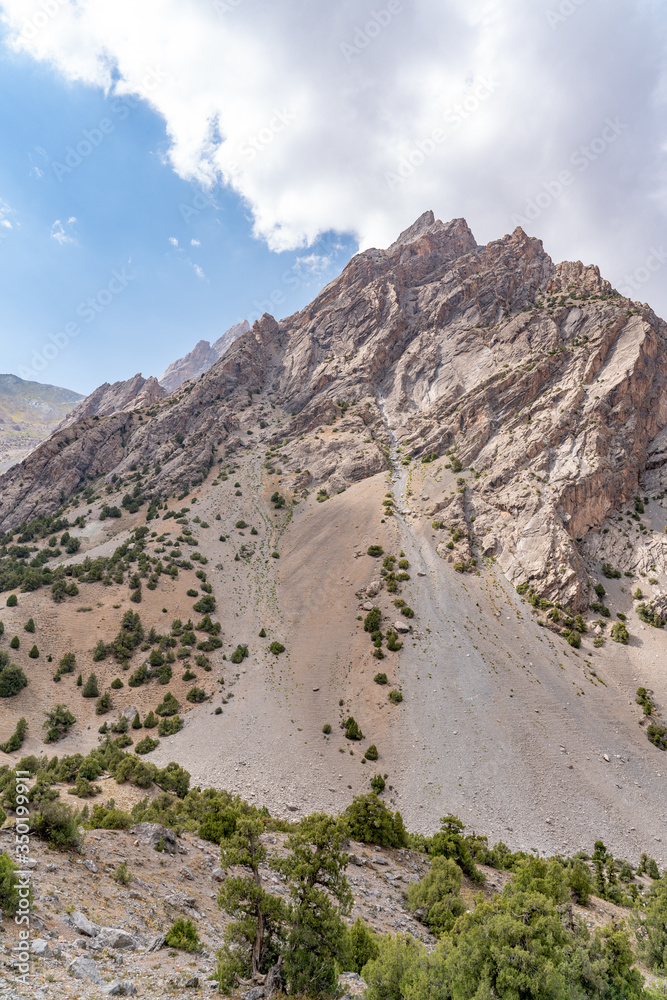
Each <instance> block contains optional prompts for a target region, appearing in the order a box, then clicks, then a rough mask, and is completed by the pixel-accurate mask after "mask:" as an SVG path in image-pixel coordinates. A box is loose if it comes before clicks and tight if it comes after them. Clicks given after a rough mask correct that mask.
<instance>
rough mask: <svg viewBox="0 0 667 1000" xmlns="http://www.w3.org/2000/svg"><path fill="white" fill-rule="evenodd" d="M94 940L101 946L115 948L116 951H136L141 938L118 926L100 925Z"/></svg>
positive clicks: (140, 943)
mask: <svg viewBox="0 0 667 1000" xmlns="http://www.w3.org/2000/svg"><path fill="white" fill-rule="evenodd" d="M96 941H97V944H99V945H101V947H102V948H115V949H117V950H118V951H120V950H127V951H136V950H137V948H140V947H141V945H142V941H141V938H139V937H138V936H137V935H136V934H130V933H129V932H128V931H124V930H121V929H120V928H118V927H101V928H100V932H99V934H98V935H97V938H96Z"/></svg>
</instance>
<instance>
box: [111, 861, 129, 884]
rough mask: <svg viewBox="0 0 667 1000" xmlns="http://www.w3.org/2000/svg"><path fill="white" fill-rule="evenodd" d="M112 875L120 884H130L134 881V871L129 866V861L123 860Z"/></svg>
mask: <svg viewBox="0 0 667 1000" xmlns="http://www.w3.org/2000/svg"><path fill="white" fill-rule="evenodd" d="M111 877H112V879H113V880H114V882H117V883H118V885H129V884H130V882H131V881H132V873H131V872H130V870H129V868H128V867H127V863H126V862H125V861H121V863H120V864H119V865H118V868H116V870H115V872H114V873H113V875H112V876H111Z"/></svg>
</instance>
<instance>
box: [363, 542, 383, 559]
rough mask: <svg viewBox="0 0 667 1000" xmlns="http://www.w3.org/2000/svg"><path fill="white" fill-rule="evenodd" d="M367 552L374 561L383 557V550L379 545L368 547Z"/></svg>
mask: <svg viewBox="0 0 667 1000" xmlns="http://www.w3.org/2000/svg"><path fill="white" fill-rule="evenodd" d="M367 552H368V555H369V556H373V558H374V559H379V557H380V556H382V555H384V549H383V548H382V546H381V545H369V546H368V549H367Z"/></svg>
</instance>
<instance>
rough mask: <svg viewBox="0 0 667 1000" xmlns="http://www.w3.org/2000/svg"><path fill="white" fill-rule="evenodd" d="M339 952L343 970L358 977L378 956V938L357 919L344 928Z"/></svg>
mask: <svg viewBox="0 0 667 1000" xmlns="http://www.w3.org/2000/svg"><path fill="white" fill-rule="evenodd" d="M341 951H342V954H343V956H344V957H343V966H344V968H345V969H349V971H350V972H356V973H357V975H359V974H360V973H361V970H362V969H363V967H364V966H365V965H366V964H367V963H368V962H370V961H371V960H372V959H375V958H377V957H378V956H379V954H380V945H379V943H378V936H377V934H374V933H373V931H372V930H371V929H370V928H369V927H368V926H367V925H366V924H365V923H364V921H363V920H362V918H361V917H357V919H356V920H355V922H354V923H353V924H352V926H351V927H349V928H346V931H345V938H344V941H343V946H342V949H341Z"/></svg>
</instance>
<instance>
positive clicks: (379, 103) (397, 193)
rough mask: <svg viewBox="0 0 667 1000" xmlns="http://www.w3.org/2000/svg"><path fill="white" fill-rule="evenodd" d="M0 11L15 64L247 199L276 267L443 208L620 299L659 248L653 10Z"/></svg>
mask: <svg viewBox="0 0 667 1000" xmlns="http://www.w3.org/2000/svg"><path fill="white" fill-rule="evenodd" d="M2 7H3V8H4V17H5V21H6V24H7V27H8V38H9V43H10V44H11V45H13V46H14V48H16V49H18V50H23V51H26V52H29V53H31V54H32V55H33V56H34V57H35V58H36V59H39V60H43V61H47V62H49V63H50V64H52V65H54V66H56V67H57V68H58V69H59V70H60V71H61V72H62V74H63V75H64V76H65V77H66V78H67V79H69V80H79V81H84V82H86V83H88V84H92V85H95V86H99V87H103V88H106V89H107V90H110V91H115V92H117V93H120V94H137V95H139V96H140V97H142V98H143V99H145V100H146V101H147V102H149V103H150V105H151V106H152V107H153V108H154V109H155V111H156V112H158V113H159V114H160V115H161V116H162V117H163V119H164V121H165V123H166V128H167V133H168V136H169V140H170V147H169V158H170V162H171V164H172V166H173V168H174V170H176V171H177V172H178V174H179V175H181V176H182V177H184V178H187V179H189V180H192V181H197V182H199V183H200V184H201V185H203V186H205V187H207V188H208V189H209V190H210V191H213V190H214V188H215V186H216V185H218V184H220V183H223V184H227V185H229V186H231V187H232V188H233V189H234V190H235V191H236V192H237V193H238V194H239V196H240V197H241V198H242V199H243V201H244V203H245V204H246V205H247V206H248V209H249V211H250V212H251V214H252V218H253V221H254V231H255V234H256V235H257V236H258V237H261V238H263V239H264V240H266V242H267V243H268V245H269V246H270V247H271V248H272V249H274V250H284V249H288V248H289V249H294V248H298V247H307V246H309V245H310V244H311V243H312V242H313V241H314V240H315V239H316V238H317V237H318V236H319V235H320V234H322V233H326V232H331V231H336V232H350V233H353V234H355V235H356V237H357V238H358V240H359V244H360V246H361V247H366V246H371V245H375V246H383V245H386V244H387V243H389V242H390V241H391V240H392V239H394V238H395V236H396V234H397V233H398V232H399V231H400V229H402V228H404V227H405V226H407V225H409V224H410V223H411V222H412V221H413V220H414V219H415V218H416V217H417V216H418V215H420V214H421V213H422V212H423V211H424V210H425V209H427V208H432V209H433V210H434V211H435V212H436V214H437V215H438V216H439V217H441V218H445V219H447V218H452V217H456V216H461V215H464V216H465V217H466V218H467V219H468V221H469V222H470V224H471V225H472V227H473V230H474V231H475V233H476V235H477V238H478V240H480V241H486V240H488V239H493V238H496V237H498V236H500V235H502V234H504V233H506V232H508V231H510V230H511V229H512V228H513V227H514V225H515V224H516V222H517V221H522V224H524V228H526V229H527V230H528V231H529V232H531V234H533V235H537V236H540V237H542V238H543V239H544V241H545V244H546V245H547V248H548V249H549V251H550V252H552V254H553V255H554V256H557V257H564V256H569V257H581V258H582V259H585V260H587V261H591V260H594V261H597V262H599V263H600V264H601V265H602V267H603V269H604V270H605V271H606V273H607V274H608V275H609V277H611V278H612V280H615V281H616V283H618V284H619V285H620V284H621V283H622V279H623V273H624V271H627V270H629V271H632V270H633V269H636V268H638V267H639V266H640V265H642V264H643V262H644V259H645V257H646V256H647V255H648V254H649V252H650V250H651V247H652V246H653V245H655V244H656V243H659V240H660V236H661V232H662V227H663V226H664V219H665V209H666V208H667V178H666V177H665V172H666V171H665V148H666V141H667V137H666V136H665V103H666V102H667V59H666V57H665V51H666V50H665V27H666V24H667V16H666V15H665V12H664V5H663V4H661V3H660V2H659V0H638V2H637V3H635V4H632V5H629V4H628V3H627V0H605V3H604V5H603V4H602V3H601V0H597V2H596V0H576V2H574V3H572V2H569V0H502V2H501V0H410V2H409V3H408V2H407V0H378V3H377V4H370V3H368V2H367V0H345V2H343V0H339V2H337V3H335V4H327V5H315V4H311V5H304V4H302V3H300V2H298V0H285V2H283V3H280V4H276V3H273V2H271V0H253V2H252V3H244V2H243V0H213V2H205V0H142V3H141V5H139V6H137V4H136V2H135V0H115V2H114V3H113V4H109V3H108V2H107V0H55V3H54V4H51V5H50V7H49V9H51V7H53V8H54V9H55V11H56V12H55V13H53V14H49V15H48V16H47V15H46V14H44V12H42V14H41V16H39V17H38V13H39V11H40V8H39V7H37V6H35V3H34V0H4V2H3V3H2ZM128 25H132V26H133V28H132V30H128V29H127V26H128ZM662 284H666V283H664V282H663V283H662ZM640 297H641V296H640ZM665 304H666V305H667V301H666V303H665Z"/></svg>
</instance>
